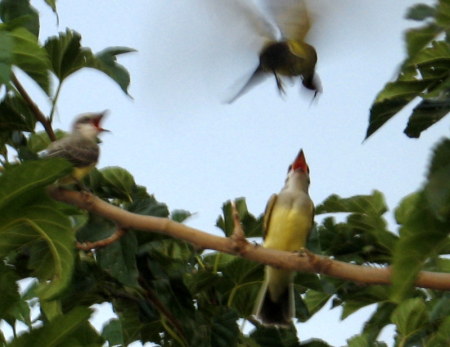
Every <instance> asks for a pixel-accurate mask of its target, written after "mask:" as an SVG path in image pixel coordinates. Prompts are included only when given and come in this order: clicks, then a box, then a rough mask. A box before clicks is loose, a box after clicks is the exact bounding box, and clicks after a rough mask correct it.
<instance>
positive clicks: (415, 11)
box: [406, 4, 436, 21]
mask: <svg viewBox="0 0 450 347" xmlns="http://www.w3.org/2000/svg"><path fill="white" fill-rule="evenodd" d="M435 13H436V10H435V9H434V8H433V7H431V6H428V5H425V4H417V5H414V6H412V7H410V8H409V9H408V12H407V14H406V18H408V19H413V20H418V21H422V20H424V19H426V18H429V17H434V15H435Z"/></svg>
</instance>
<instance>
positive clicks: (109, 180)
mask: <svg viewBox="0 0 450 347" xmlns="http://www.w3.org/2000/svg"><path fill="white" fill-rule="evenodd" d="M100 173H101V174H102V177H103V182H102V185H103V187H102V188H103V190H105V191H107V192H108V193H110V194H111V195H112V196H114V197H117V198H120V199H123V200H125V201H129V202H131V201H132V198H131V195H132V193H133V191H134V188H135V187H136V183H135V182H134V178H133V176H132V175H131V174H130V173H129V172H128V171H127V170H125V169H123V168H120V167H117V166H110V167H106V168H104V169H102V170H100Z"/></svg>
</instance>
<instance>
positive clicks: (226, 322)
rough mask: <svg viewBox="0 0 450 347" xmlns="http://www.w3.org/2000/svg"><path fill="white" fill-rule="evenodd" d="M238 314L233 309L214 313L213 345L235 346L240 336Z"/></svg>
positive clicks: (219, 346) (218, 346)
mask: <svg viewBox="0 0 450 347" xmlns="http://www.w3.org/2000/svg"><path fill="white" fill-rule="evenodd" d="M238 318H239V317H238V315H237V314H236V312H234V311H232V310H225V311H224V312H221V314H218V315H214V317H213V320H212V327H211V344H210V345H211V346H217V347H221V346H222V347H228V346H235V345H236V343H237V340H238V337H239V327H238V325H237V320H238Z"/></svg>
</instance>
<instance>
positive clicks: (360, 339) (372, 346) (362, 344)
mask: <svg viewBox="0 0 450 347" xmlns="http://www.w3.org/2000/svg"><path fill="white" fill-rule="evenodd" d="M347 347H387V345H386V344H385V343H384V342H378V341H374V340H371V339H370V338H369V337H368V336H367V335H365V334H362V335H357V336H353V337H351V338H350V339H348V340H347Z"/></svg>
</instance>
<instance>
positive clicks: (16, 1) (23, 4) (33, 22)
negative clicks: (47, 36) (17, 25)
mask: <svg viewBox="0 0 450 347" xmlns="http://www.w3.org/2000/svg"><path fill="white" fill-rule="evenodd" d="M0 18H1V19H2V21H3V22H5V23H7V22H9V21H11V20H14V19H17V18H21V19H24V21H23V24H22V25H23V26H24V27H25V28H26V29H27V30H28V31H30V32H31V33H33V34H34V35H35V36H39V15H38V12H37V11H36V9H34V7H32V6H31V5H30V0H3V1H2V2H0Z"/></svg>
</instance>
